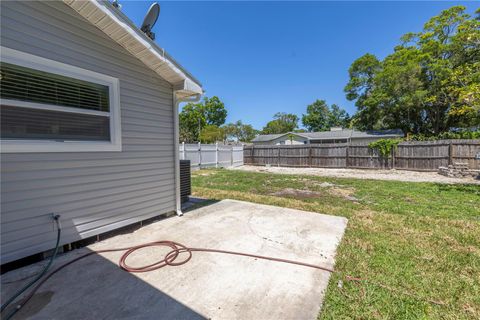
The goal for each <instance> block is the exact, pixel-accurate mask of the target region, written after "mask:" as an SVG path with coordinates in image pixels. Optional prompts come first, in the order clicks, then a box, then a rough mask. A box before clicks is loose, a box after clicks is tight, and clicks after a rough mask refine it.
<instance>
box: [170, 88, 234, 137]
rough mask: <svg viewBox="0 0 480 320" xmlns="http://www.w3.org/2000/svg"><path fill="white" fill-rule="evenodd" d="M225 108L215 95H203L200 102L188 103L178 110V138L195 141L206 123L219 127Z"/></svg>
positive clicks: (223, 119) (222, 120) (222, 122)
mask: <svg viewBox="0 0 480 320" xmlns="http://www.w3.org/2000/svg"><path fill="white" fill-rule="evenodd" d="M226 117H227V110H226V109H225V105H224V104H223V102H222V101H220V99H219V98H218V97H216V96H214V97H212V98H208V97H205V98H204V99H203V101H202V102H201V103H189V104H187V105H185V106H184V107H183V109H182V112H180V115H179V122H180V128H179V131H180V140H181V141H185V142H196V141H199V140H200V134H201V132H202V130H203V129H204V128H205V127H206V126H207V125H213V126H216V127H220V126H221V125H223V124H224V123H225V119H226Z"/></svg>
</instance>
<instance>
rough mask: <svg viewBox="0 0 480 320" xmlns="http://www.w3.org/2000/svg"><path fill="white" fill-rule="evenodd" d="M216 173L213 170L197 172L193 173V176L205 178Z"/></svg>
mask: <svg viewBox="0 0 480 320" xmlns="http://www.w3.org/2000/svg"><path fill="white" fill-rule="evenodd" d="M216 173H217V172H216V171H213V170H199V171H197V172H196V173H195V175H197V176H202V177H205V176H211V175H213V174H216Z"/></svg>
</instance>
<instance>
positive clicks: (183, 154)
mask: <svg viewBox="0 0 480 320" xmlns="http://www.w3.org/2000/svg"><path fill="white" fill-rule="evenodd" d="M180 159H182V160H185V141H183V142H182V157H181V158H180Z"/></svg>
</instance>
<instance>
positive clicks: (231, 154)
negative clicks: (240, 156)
mask: <svg viewBox="0 0 480 320" xmlns="http://www.w3.org/2000/svg"><path fill="white" fill-rule="evenodd" d="M230 167H232V168H233V144H232V145H231V146H230Z"/></svg>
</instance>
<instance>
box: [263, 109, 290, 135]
mask: <svg viewBox="0 0 480 320" xmlns="http://www.w3.org/2000/svg"><path fill="white" fill-rule="evenodd" d="M297 127H298V116H297V115H295V114H292V113H284V112H277V113H276V114H275V115H274V116H273V120H272V121H270V122H268V123H267V125H266V126H265V127H263V129H262V134H276V133H287V132H290V131H294V130H295V129H296V128H297Z"/></svg>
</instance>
